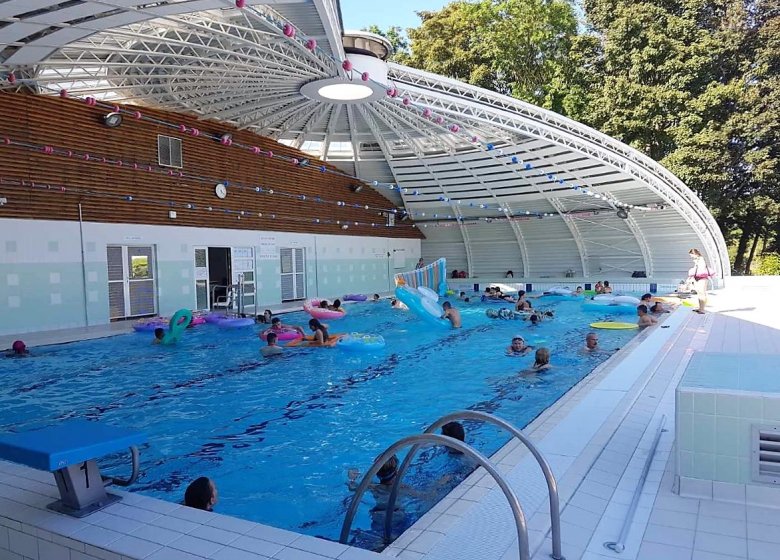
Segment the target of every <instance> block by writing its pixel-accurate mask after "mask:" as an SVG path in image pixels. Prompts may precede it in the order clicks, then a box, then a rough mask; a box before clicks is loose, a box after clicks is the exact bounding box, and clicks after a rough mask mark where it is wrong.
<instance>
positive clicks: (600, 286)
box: [593, 280, 604, 294]
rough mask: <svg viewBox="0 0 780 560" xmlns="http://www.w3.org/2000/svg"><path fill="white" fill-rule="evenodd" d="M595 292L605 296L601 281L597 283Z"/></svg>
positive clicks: (594, 288)
mask: <svg viewBox="0 0 780 560" xmlns="http://www.w3.org/2000/svg"><path fill="white" fill-rule="evenodd" d="M593 291H594V292H596V293H597V294H603V293H604V285H603V284H602V283H601V280H599V281H598V282H596V285H595V286H594V287H593Z"/></svg>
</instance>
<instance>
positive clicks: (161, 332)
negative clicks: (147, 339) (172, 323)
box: [152, 327, 165, 344]
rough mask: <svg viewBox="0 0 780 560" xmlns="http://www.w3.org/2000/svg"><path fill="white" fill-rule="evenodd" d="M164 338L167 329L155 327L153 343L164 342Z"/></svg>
mask: <svg viewBox="0 0 780 560" xmlns="http://www.w3.org/2000/svg"><path fill="white" fill-rule="evenodd" d="M163 338H165V329H164V328H162V327H157V328H156V329H154V340H153V341H152V344H162V341H163Z"/></svg>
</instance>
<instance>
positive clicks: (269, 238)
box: [257, 235, 279, 261]
mask: <svg viewBox="0 0 780 560" xmlns="http://www.w3.org/2000/svg"><path fill="white" fill-rule="evenodd" d="M257 258H258V259H259V260H261V261H269V260H276V259H278V258H279V248H278V247H277V244H276V236H275V235H261V236H260V242H259V243H258V245H257Z"/></svg>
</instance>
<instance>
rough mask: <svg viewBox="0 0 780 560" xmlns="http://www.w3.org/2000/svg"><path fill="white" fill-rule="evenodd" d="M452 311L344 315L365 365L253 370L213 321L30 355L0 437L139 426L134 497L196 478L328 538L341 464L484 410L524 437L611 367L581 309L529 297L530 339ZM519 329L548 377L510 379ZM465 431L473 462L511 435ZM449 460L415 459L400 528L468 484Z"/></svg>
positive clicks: (248, 514)
mask: <svg viewBox="0 0 780 560" xmlns="http://www.w3.org/2000/svg"><path fill="white" fill-rule="evenodd" d="M545 300H547V301H545ZM542 302H544V303H542ZM456 305H458V307H459V308H460V309H461V310H462V313H463V321H464V328H463V329H460V330H457V331H449V330H439V329H436V330H435V331H433V330H431V329H428V328H427V327H426V326H425V323H423V322H422V321H420V320H418V319H416V318H415V317H413V316H411V315H410V314H408V313H405V312H403V311H399V310H394V309H391V308H390V306H389V303H387V301H383V302H380V303H377V304H373V303H362V304H357V305H352V306H350V307H349V308H348V309H349V314H348V316H347V318H345V319H344V320H341V321H333V322H332V323H331V329H330V330H331V332H332V333H338V332H351V331H360V332H370V333H377V334H382V335H383V336H384V337H385V339H386V341H387V347H386V348H385V349H384V350H383V351H381V352H378V353H373V354H358V353H347V352H344V351H341V350H338V349H294V350H293V349H291V350H289V351H288V352H287V353H286V355H285V356H284V357H281V358H274V359H270V360H264V359H263V358H261V357H260V355H259V352H258V347H259V346H260V343H259V341H258V339H257V336H256V334H257V332H258V330H259V327H258V328H247V329H239V330H222V329H219V328H216V327H213V326H210V325H204V326H199V327H197V328H195V329H192V330H189V331H188V332H187V333H186V336H185V338H184V339H183V340H182V342H181V343H180V344H179V345H177V346H175V347H162V346H152V345H150V340H151V335H150V334H148V333H147V334H146V335H141V334H131V335H123V336H116V337H112V338H107V339H101V340H93V341H85V342H78V343H72V344H65V345H60V346H49V347H44V348H36V349H35V351H34V354H35V357H33V358H29V359H18V360H4V361H3V363H2V365H3V370H4V373H3V376H4V378H5V380H6V383H5V384H4V386H3V388H2V389H0V427H1V428H2V429H3V430H21V429H31V428H35V427H39V426H43V425H48V424H51V423H54V422H57V421H60V420H62V419H66V418H74V417H80V418H86V419H100V420H101V421H105V422H109V423H113V424H115V425H119V426H127V427H133V428H137V429H142V430H144V431H145V432H146V433H147V434H148V435H149V440H150V444H149V446H148V448H145V449H144V450H143V451H142V455H141V457H142V476H141V477H140V479H139V481H138V482H137V483H136V484H135V485H134V487H133V490H134V491H138V492H141V493H143V494H146V495H150V496H154V497H157V498H161V499H167V500H170V501H179V500H181V498H182V495H183V492H184V488H185V487H186V485H187V484H188V483H189V482H190V481H191V480H192V479H194V478H196V477H198V476H209V477H211V478H213V479H214V480H215V481H216V482H217V485H218V488H219V493H220V502H219V504H218V505H217V508H216V511H219V512H221V513H226V514H229V515H235V516H237V517H242V518H245V519H250V520H253V521H257V522H261V523H266V524H269V525H273V526H276V527H281V528H285V529H290V530H294V531H298V532H302V533H307V534H311V535H317V536H323V537H326V538H331V539H337V538H338V532H339V529H340V526H341V523H342V521H343V517H344V512H345V510H346V507H347V505H348V500H349V496H350V495H351V493H350V492H349V490H348V489H347V487H346V481H347V475H346V473H347V470H348V469H349V468H352V467H357V468H360V469H365V468H367V467H368V466H369V465H370V463H371V461H372V460H373V458H374V457H375V456H376V455H377V454H378V453H380V452H381V451H382V450H383V449H384V448H386V447H387V446H388V445H390V444H391V443H393V442H395V441H396V440H398V439H400V438H401V437H404V436H406V435H410V434H414V433H418V432H420V431H422V430H423V429H424V428H425V427H426V426H427V425H428V424H429V423H430V422H432V421H433V420H435V419H437V418H439V417H440V416H442V415H444V414H446V413H449V412H453V411H455V410H460V409H474V410H482V411H486V412H494V413H496V414H498V415H500V416H502V417H503V418H505V419H507V420H509V421H511V422H513V423H514V424H515V425H517V426H518V427H523V426H525V425H526V424H527V423H528V422H530V421H531V420H532V419H533V418H535V417H536V416H537V415H538V414H539V413H541V412H542V411H543V410H544V409H545V408H547V407H548V406H549V405H551V404H552V403H553V402H555V401H556V400H557V399H558V398H559V397H560V396H561V395H563V394H564V393H565V392H566V391H567V390H568V389H570V388H571V387H572V386H573V385H575V384H576V383H577V382H578V381H579V380H580V379H582V378H583V377H584V376H585V375H586V374H587V373H589V372H590V371H592V369H593V368H594V367H595V366H596V365H598V364H599V363H601V362H603V361H604V360H605V359H606V358H607V357H608V356H609V355H610V352H604V353H601V354H596V355H584V354H582V353H581V352H580V349H581V347H582V345H583V339H584V336H585V334H586V332H588V331H589V327H588V324H589V323H590V322H593V321H597V320H603V319H606V318H608V316H606V315H604V314H603V313H591V312H583V311H582V310H581V305H580V303H578V302H574V301H559V300H555V299H554V298H544V300H540V301H539V303H538V304H537V305H538V306H539V307H551V308H555V309H556V313H557V317H556V319H555V320H553V321H548V322H545V323H544V324H542V325H541V326H538V327H532V326H530V325H529V324H528V323H527V322H525V321H512V320H509V321H504V320H491V319H489V318H487V317H486V316H485V309H486V308H487V306H485V305H479V304H464V303H461V302H459V303H457V304H456ZM492 307H494V308H495V306H492ZM307 319H308V316H307V315H304V314H303V313H294V314H289V315H286V316H285V317H284V321H285V322H289V323H298V324H304V323H305V321H306V320H307ZM615 320H621V319H620V317H615ZM516 333H521V334H522V335H523V336H524V337H525V338H526V340H527V341H528V342H529V343H530V344H536V345H537V346H539V345H544V346H546V347H548V348H550V350H551V352H552V360H551V361H552V363H553V364H554V368H553V369H552V370H551V371H550V372H549V373H545V374H544V375H541V376H538V377H528V378H526V377H520V376H518V375H517V372H518V371H519V370H521V369H524V368H526V367H528V366H530V365H531V363H533V356H532V355H529V356H526V357H522V358H510V357H506V356H505V355H504V349H505V347H506V346H507V345H508V344H509V341H510V339H511V337H512V335H514V334H516ZM635 334H636V331H601V332H600V333H599V336H600V340H601V342H600V345H601V346H602V347H603V348H606V349H612V350H614V349H616V348H618V347H622V346H623V345H625V343H626V342H627V341H628V340H629V339H630V338H631V337H633V336H634V335H635ZM466 428H467V437H466V441H467V442H468V443H470V444H472V445H474V446H475V447H476V448H477V449H479V450H481V451H483V452H484V453H488V454H490V453H492V452H494V451H496V450H497V449H499V448H500V446H501V445H502V444H503V443H504V442H505V441H506V439H507V438H506V436H505V435H504V434H502V433H500V432H498V431H497V430H496V429H494V428H491V427H485V426H472V425H468V424H467V425H466ZM456 463H457V460H454V459H453V458H452V456H449V455H448V454H447V453H443V452H440V451H438V450H429V451H428V452H426V454H425V457H424V459H422V460H420V461H418V465H417V466H416V467H415V468H414V469H413V470H412V472H411V473H410V475H409V481H410V483H411V484H412V485H414V486H418V487H424V488H427V489H429V490H430V491H426V493H425V496H424V497H420V498H415V499H411V500H409V501H408V502H407V503H405V504H404V509H405V511H406V515H405V516H403V521H402V523H403V524H405V525H408V524H410V523H411V522H413V521H414V519H415V518H417V517H419V516H420V515H421V514H422V513H424V511H426V510H427V509H428V508H430V507H431V506H432V505H433V503H432V502H431V499H432V498H433V499H436V498H440V497H442V496H443V495H444V494H445V493H446V492H447V491H448V489H449V488H451V487H452V486H454V484H455V483H456V482H457V479H455V478H453V479H449V480H448V481H447V484H444V485H441V486H439V485H437V484H436V481H437V480H439V479H440V476H441V474H442V473H443V472H445V471H451V470H452V469H455V470H457V471H458V472H459V473H460V474H461V476H462V475H464V473H465V472H466V471H467V470H468V466H467V465H463V464H456ZM431 489H432V490H431ZM370 506H371V500H370V498H368V499H367V500H366V503H365V505H364V507H362V508H361V512H360V514H359V516H358V517H357V518H356V521H355V524H354V527H358V528H362V529H363V530H368V529H370V527H371V517H370V514H369V509H370ZM375 543H376V541H374V540H372V539H371V538H364V537H361V538H360V539H359V543H358V544H361V545H363V546H369V547H370V546H373V545H374V544H375Z"/></svg>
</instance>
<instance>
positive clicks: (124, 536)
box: [0, 307, 687, 560]
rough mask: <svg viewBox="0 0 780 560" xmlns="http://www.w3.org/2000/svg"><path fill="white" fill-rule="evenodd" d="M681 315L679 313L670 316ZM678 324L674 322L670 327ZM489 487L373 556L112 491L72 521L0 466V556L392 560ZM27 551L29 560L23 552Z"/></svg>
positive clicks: (588, 380) (468, 483) (553, 412)
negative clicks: (106, 501) (111, 499)
mask: <svg viewBox="0 0 780 560" xmlns="http://www.w3.org/2000/svg"><path fill="white" fill-rule="evenodd" d="M291 311H292V309H291ZM686 311H687V310H686V309H685V308H684V307H681V308H680V309H678V310H677V311H676V312H675V313H685V312H686ZM684 323H685V321H680V322H679V323H678V325H677V326H678V328H679V326H680V325H682V324H684ZM677 330H678V329H667V331H668V332H669V336H667V337H666V338H667V339H668V338H671V335H672V334H673V333H674V332H676V331H677ZM658 331H660V329H659V328H656V329H652V330H646V331H644V332H642V333H639V334H638V335H637V336H636V337H634V338H633V339H632V340H631V341H630V342H629V343H628V344H627V345H626V346H624V347H623V348H621V350H620V351H618V352H617V353H615V354H614V355H612V356H610V358H608V359H607V360H606V361H605V362H603V363H602V364H599V366H597V367H596V368H594V370H593V371H592V372H591V373H589V374H588V375H586V376H585V377H584V378H583V379H582V380H580V381H579V382H578V383H577V384H575V385H574V386H573V387H572V388H571V389H570V390H569V391H567V393H565V394H564V395H563V396H562V397H561V398H560V399H558V400H557V401H556V402H555V403H554V404H553V405H551V406H550V407H548V408H547V409H545V411H543V412H542V413H541V414H540V415H539V416H537V418H536V419H534V420H533V421H532V422H531V423H530V424H529V425H528V427H527V428H526V430H524V431H526V432H527V433H528V434H529V435H530V436H532V437H533V438H534V439H536V438H539V439H542V438H544V436H546V435H547V434H548V433H549V432H550V431H551V430H552V429H554V428H555V427H556V426H558V425H560V423H561V421H562V420H563V419H564V418H565V417H566V416H567V414H568V413H569V412H571V410H573V409H574V408H575V407H576V406H577V405H578V404H579V403H580V402H581V401H582V400H583V399H584V398H585V397H586V396H587V395H588V394H589V393H590V392H592V390H593V389H595V388H596V386H597V384H598V383H600V382H602V381H603V380H605V379H607V378H608V377H609V375H610V374H611V373H612V372H614V371H615V370H616V368H618V367H619V366H620V364H622V363H623V362H624V361H625V360H626V359H627V358H628V357H630V356H631V355H632V354H633V353H634V352H635V351H636V350H637V348H638V347H639V346H640V345H641V344H642V343H644V342H645V341H646V340H648V338H650V337H651V335H652V333H653V332H658ZM662 332H663V331H662ZM518 445H519V444H518V443H517V442H516V441H514V440H513V441H510V442H508V443H507V444H506V445H504V446H503V447H502V448H501V449H500V450H499V451H497V452H496V453H495V454H493V455H492V456H491V460H492V461H493V462H494V463H496V464H498V468H499V470H500V471H501V472H507V471H509V470H512V469H513V468H515V467H516V466H517V465H518V464H519V463H520V462H521V461H522V460H523V459H524V458H525V456H526V455H525V454H523V453H522V452H521V451H522V450H520V449H518ZM490 482H491V481H488V480H487V479H486V478H485V473H484V471H483V470H482V469H477V470H476V471H475V472H474V473H472V474H471V475H469V477H467V479H466V480H465V481H464V482H463V483H462V484H461V485H459V486H458V487H456V488H455V489H454V490H453V491H452V492H450V494H448V496H447V497H445V498H444V499H443V500H442V501H440V502H439V503H438V504H437V505H436V506H434V508H432V509H431V511H429V512H428V513H426V514H425V515H424V516H423V517H421V518H420V520H419V521H418V522H417V523H416V524H415V525H414V526H413V527H412V528H410V529H409V530H407V531H406V532H404V534H402V535H401V536H400V537H399V538H398V539H397V540H396V542H395V543H393V545H391V546H390V547H388V548H387V549H385V551H384V552H383V553H382V554H378V553H374V552H370V551H366V550H362V549H357V548H352V547H348V546H346V545H342V544H338V543H334V542H332V541H328V540H324V539H319V538H316V537H311V536H308V535H302V534H298V533H294V532H291V531H286V530H282V529H276V528H274V527H270V526H267V525H262V524H259V523H253V522H250V521H245V520H242V519H238V518H233V517H229V516H225V515H221V514H217V513H211V512H203V511H199V510H194V509H191V508H187V507H184V506H181V505H179V504H173V503H170V502H165V501H162V500H157V499H154V498H149V497H146V496H141V495H138V494H132V493H120V492H117V493H118V494H121V495H122V496H123V497H124V500H123V501H122V502H121V503H119V504H115V505H112V506H109V507H108V508H106V509H104V510H103V511H102V512H100V513H97V514H94V515H92V516H90V517H88V518H85V519H84V520H75V519H71V518H68V517H65V516H62V515H60V514H56V513H53V512H50V511H47V510H46V509H45V505H46V504H47V503H49V502H50V501H52V500H53V499H54V498H56V496H57V491H56V487H55V486H54V484H53V477H52V476H51V474H50V473H45V472H41V471H36V470H33V469H29V468H26V467H22V466H19V465H13V464H10V463H4V462H0V550H2V549H3V543H4V542H8V543H9V547H10V550H11V551H12V552H14V553H17V554H21V555H22V556H24V557H30V558H40V560H48V558H49V557H51V558H62V557H63V556H62V554H66V555H67V554H70V553H69V552H68V550H67V549H70V550H75V551H76V552H78V553H80V554H82V556H78V558H79V560H82V558H84V559H86V558H89V559H92V558H99V559H103V560H126V559H130V558H133V559H139V558H149V559H150V560H163V559H165V560H180V559H195V558H213V559H214V560H239V559H240V560H249V559H256V560H261V559H268V558H276V559H279V560H292V559H300V560H322V559H338V560H368V559H371V558H374V559H377V558H382V557H387V556H388V555H390V556H394V555H395V556H397V555H399V554H401V553H402V552H403V551H404V550H406V549H407V548H408V546H410V545H412V543H413V542H416V541H418V537H420V536H421V535H423V534H424V533H426V531H428V532H429V533H430V532H437V531H433V528H435V529H441V525H442V524H441V522H439V524H438V525H435V524H434V523H435V522H436V521H437V520H438V519H439V518H444V519H446V517H458V516H456V515H454V513H455V511H456V510H457V509H458V508H461V512H465V511H467V509H466V508H465V507H464V504H465V505H466V506H468V505H469V504H467V503H466V502H471V503H472V504H473V503H477V502H478V500H479V498H480V497H481V496H484V495H485V494H486V493H487V492H488V491H489V490H490V489H491V488H492V484H491V483H490ZM443 516H446V517H443ZM426 524H427V526H425V525H426ZM424 526H425V527H424ZM423 527H424V528H423ZM6 534H7V536H8V539H7V541H6V538H5V537H6ZM141 537H144V538H141ZM150 539H152V540H150ZM42 543H48V544H42ZM402 545H406V546H402ZM33 548H34V549H35V551H36V553H35V554H34V555H33V554H26V552H32V550H33ZM15 549H16V550H15ZM44 549H46V550H56V551H57V552H58V554H60V556H56V555H55V556H46V555H44V553H43V550H44ZM410 550H413V548H411V549H410ZM23 552H25V553H24V554H22V553H23ZM39 553H40V554H39ZM47 554H48V552H47ZM65 557H67V556H65Z"/></svg>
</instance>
